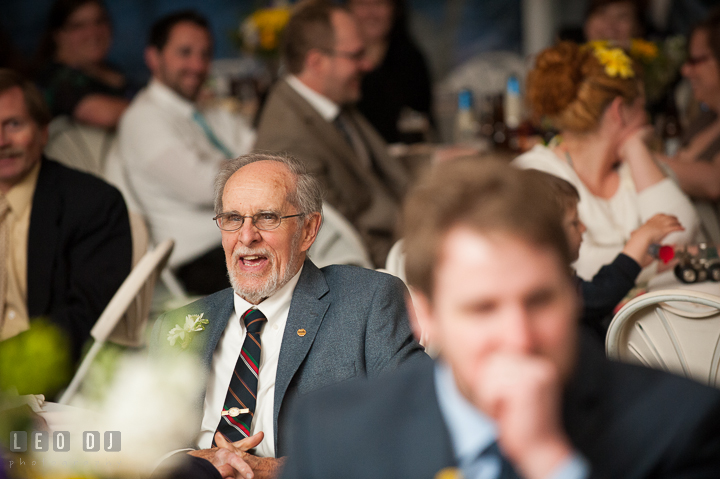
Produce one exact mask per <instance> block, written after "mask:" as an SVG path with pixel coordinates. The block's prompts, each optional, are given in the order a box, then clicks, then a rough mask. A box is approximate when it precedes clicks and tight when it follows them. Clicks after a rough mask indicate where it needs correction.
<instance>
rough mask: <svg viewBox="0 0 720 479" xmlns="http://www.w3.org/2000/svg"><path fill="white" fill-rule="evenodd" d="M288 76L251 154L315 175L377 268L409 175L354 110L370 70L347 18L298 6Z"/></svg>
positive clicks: (336, 11)
mask: <svg viewBox="0 0 720 479" xmlns="http://www.w3.org/2000/svg"><path fill="white" fill-rule="evenodd" d="M282 52H283V60H284V62H285V65H286V67H287V70H288V73H289V74H288V76H287V77H286V78H284V79H282V80H280V81H279V82H278V83H277V84H276V85H275V86H274V87H273V89H272V91H271V92H270V95H269V97H268V100H267V104H266V105H265V107H264V109H263V111H262V114H261V116H260V122H259V125H258V137H257V142H256V144H255V149H256V150H259V151H272V152H288V153H290V154H292V155H293V156H295V157H297V158H298V159H299V160H301V161H302V162H303V163H304V164H305V165H306V167H307V168H308V170H309V171H310V172H311V173H313V174H315V175H316V176H317V177H318V178H319V180H320V182H321V183H322V185H323V187H324V188H325V191H326V198H325V199H326V201H327V202H328V203H330V205H332V206H333V207H335V208H337V209H338V210H339V211H340V213H341V214H342V215H343V216H345V218H347V219H348V220H349V221H350V222H351V223H352V224H353V225H354V226H355V228H357V230H358V231H359V232H360V234H361V236H362V237H363V239H364V241H365V244H366V246H367V248H368V250H369V251H370V256H371V257H372V259H373V262H374V263H375V265H376V266H383V265H384V264H385V258H386V256H387V253H388V251H389V249H390V247H391V246H392V244H393V242H394V238H393V233H394V228H395V224H396V220H397V216H398V208H399V204H400V200H401V198H402V196H403V194H404V192H405V189H406V187H407V185H408V180H409V178H408V174H407V172H406V171H405V169H404V167H403V166H402V165H401V164H400V162H399V161H398V160H396V159H394V158H391V157H390V156H389V155H388V153H387V151H386V146H387V145H386V144H385V142H384V141H383V139H382V138H381V137H380V135H379V134H378V133H377V132H376V131H375V129H374V128H373V127H372V126H371V125H370V123H368V121H367V120H366V119H365V118H364V117H363V116H362V114H360V113H359V112H358V111H357V110H356V109H355V108H354V106H353V105H354V104H355V103H356V102H357V101H358V99H359V98H360V80H361V77H362V75H363V73H365V72H366V71H367V70H368V69H369V64H368V61H367V60H366V59H365V46H364V44H363V40H362V37H361V36H360V33H359V31H358V28H357V25H356V24H355V21H354V19H353V17H352V16H351V15H350V14H349V13H348V12H347V11H346V10H345V9H344V8H342V7H340V6H338V5H333V4H332V3H330V2H322V1H314V0H311V1H309V2H307V1H306V2H301V3H300V4H298V5H297V7H296V9H295V10H294V12H293V14H292V16H291V18H290V21H289V23H288V25H287V27H286V29H285V33H284V41H283V50H282Z"/></svg>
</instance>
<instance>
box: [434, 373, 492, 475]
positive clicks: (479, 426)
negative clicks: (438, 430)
mask: <svg viewBox="0 0 720 479" xmlns="http://www.w3.org/2000/svg"><path fill="white" fill-rule="evenodd" d="M435 394H437V398H438V404H439V405H440V411H441V412H442V415H443V419H445V424H447V427H448V430H449V431H450V439H451V440H452V444H453V450H454V451H455V457H456V458H457V460H458V464H459V465H460V467H463V466H465V465H467V464H469V463H471V462H473V461H475V460H476V459H477V458H478V456H479V455H480V454H481V453H482V452H483V451H484V450H485V449H487V448H488V446H490V445H491V444H492V443H493V442H495V440H496V439H497V429H496V426H495V423H494V421H493V420H492V419H490V418H489V417H488V416H486V415H485V414H483V413H482V412H480V411H479V410H477V409H476V408H475V406H473V404H472V403H470V402H469V401H468V400H467V399H465V397H464V396H463V395H462V394H461V393H460V391H459V390H458V388H457V385H456V384H455V379H454V377H453V372H452V370H451V369H450V367H449V366H448V365H447V364H445V363H444V362H443V361H437V362H436V363H435Z"/></svg>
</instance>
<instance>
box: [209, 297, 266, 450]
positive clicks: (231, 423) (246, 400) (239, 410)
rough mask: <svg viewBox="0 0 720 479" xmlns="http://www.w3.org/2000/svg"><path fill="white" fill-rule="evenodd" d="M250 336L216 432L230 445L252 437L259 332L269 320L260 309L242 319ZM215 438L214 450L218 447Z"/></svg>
mask: <svg viewBox="0 0 720 479" xmlns="http://www.w3.org/2000/svg"><path fill="white" fill-rule="evenodd" d="M242 321H243V322H244V323H245V329H246V331H247V334H246V335H245V341H243V345H242V349H241V350H240V356H239V357H238V360H237V363H235V371H234V372H233V376H232V379H231V380H230V386H229V387H228V392H227V395H226V396H225V403H224V406H223V412H222V414H223V415H222V416H220V423H219V424H218V427H217V430H218V431H219V432H221V433H223V435H225V437H227V438H228V439H229V440H230V441H231V442H235V441H239V440H241V439H244V438H246V437H249V436H250V426H251V425H252V419H253V416H254V415H255V404H256V401H257V386H258V374H259V373H260V351H261V347H260V330H261V329H262V327H263V325H264V324H265V323H266V322H267V318H265V315H264V314H262V312H261V311H260V310H259V309H254V308H251V309H248V310H247V311H245V314H243V316H242ZM215 445H216V444H215V439H214V438H213V446H215Z"/></svg>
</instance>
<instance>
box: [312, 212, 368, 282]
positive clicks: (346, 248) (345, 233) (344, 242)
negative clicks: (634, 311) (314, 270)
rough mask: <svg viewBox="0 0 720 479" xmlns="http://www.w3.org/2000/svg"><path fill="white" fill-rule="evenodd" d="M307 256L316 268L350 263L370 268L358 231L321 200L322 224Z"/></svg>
mask: <svg viewBox="0 0 720 479" xmlns="http://www.w3.org/2000/svg"><path fill="white" fill-rule="evenodd" d="M308 256H309V257H310V259H311V260H312V261H313V263H315V265H316V266H317V267H318V268H322V267H324V266H328V265H331V264H352V265H355V266H362V267H364V268H372V261H370V255H369V254H368V252H367V249H366V248H365V245H364V244H363V241H362V237H361V236H360V233H358V231H357V230H356V229H355V227H354V226H353V225H352V223H350V221H348V220H347V219H346V218H345V217H344V216H343V215H342V214H341V213H340V212H339V211H338V210H336V209H335V208H333V207H332V206H330V205H329V204H328V203H326V202H323V225H322V228H320V232H319V233H318V236H317V238H316V239H315V242H314V243H313V245H312V246H311V247H310V251H308Z"/></svg>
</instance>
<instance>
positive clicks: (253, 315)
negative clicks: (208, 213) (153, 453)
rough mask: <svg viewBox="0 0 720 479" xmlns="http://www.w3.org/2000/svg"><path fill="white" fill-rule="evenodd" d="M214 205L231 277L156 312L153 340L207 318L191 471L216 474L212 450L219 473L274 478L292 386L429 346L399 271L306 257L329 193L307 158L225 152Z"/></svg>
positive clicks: (316, 383) (374, 367) (161, 343)
mask: <svg viewBox="0 0 720 479" xmlns="http://www.w3.org/2000/svg"><path fill="white" fill-rule="evenodd" d="M215 212H216V216H215V221H216V223H217V225H218V227H219V228H220V230H221V232H222V245H223V249H224V251H225V259H226V262H227V268H228V274H229V276H230V281H231V283H232V285H233V287H232V289H226V290H223V291H220V292H218V293H216V294H213V295H211V296H209V297H207V298H205V299H202V300H200V301H198V302H195V303H192V304H190V305H189V306H187V307H185V308H182V309H181V310H177V311H173V312H171V313H168V314H166V315H165V316H162V317H161V318H160V319H158V322H157V324H156V326H155V330H154V332H153V340H152V349H153V351H154V352H155V353H156V354H160V353H162V352H172V351H173V350H176V351H180V349H181V347H180V346H179V345H178V344H175V345H171V344H170V341H169V338H170V337H171V336H172V333H171V332H172V330H173V328H175V327H176V326H180V327H182V325H183V324H184V323H185V321H186V317H187V315H189V314H190V315H193V314H194V315H200V314H202V315H203V318H206V319H207V320H208V324H207V326H206V328H205V330H203V331H202V332H200V333H198V334H197V335H196V336H195V338H194V339H193V343H191V345H190V346H189V347H188V349H187V351H192V352H194V353H196V354H198V355H199V357H201V358H203V362H204V363H203V364H204V366H205V367H206V368H207V370H208V372H209V374H208V375H207V379H206V384H207V388H206V390H205V392H204V399H203V404H204V406H203V415H202V420H201V424H199V425H198V427H199V431H200V434H199V436H198V439H197V442H196V444H194V445H193V446H194V447H197V448H198V450H191V451H189V453H190V455H191V456H194V457H193V458H192V459H187V458H186V460H189V461H191V462H190V464H191V466H194V467H196V468H197V469H198V470H197V471H195V473H196V476H202V475H203V473H202V470H203V468H206V469H207V468H209V469H210V471H211V472H212V473H213V474H214V473H215V471H213V470H212V468H210V467H209V466H210V464H209V463H208V462H206V461H202V460H201V459H206V460H207V461H210V463H212V465H214V466H215V467H216V469H217V471H218V472H219V473H220V474H222V475H223V476H225V475H232V474H234V473H235V472H237V473H240V474H242V476H243V477H252V476H248V474H254V476H255V477H274V476H275V475H277V472H278V470H279V467H280V466H281V465H282V461H283V460H282V459H275V458H281V457H282V456H284V455H285V454H286V449H285V448H286V440H285V436H286V435H287V432H286V422H287V420H288V410H289V407H290V404H291V403H292V402H293V401H294V399H295V398H296V397H297V396H299V395H303V394H306V393H308V392H309V391H313V390H316V389H320V388H322V387H325V386H328V385H330V384H333V383H337V382H340V381H344V380H347V379H350V378H353V377H375V376H378V375H379V374H380V373H382V372H383V371H386V370H390V369H394V368H395V367H396V366H397V365H398V364H399V363H401V362H403V361H405V360H407V359H409V358H411V357H418V358H422V357H425V355H424V353H423V352H422V350H421V348H420V346H419V345H418V344H417V343H416V342H415V341H414V340H413V339H412V333H411V331H410V326H409V324H408V319H407V311H406V309H405V305H404V295H405V294H406V289H405V287H404V285H403V284H402V282H401V281H400V280H398V279H397V278H394V277H392V276H389V275H385V274H381V273H378V272H375V271H372V270H367V269H363V268H358V267H352V266H337V265H336V266H328V267H325V268H323V269H318V268H317V267H316V266H315V265H314V264H313V263H312V262H311V261H310V260H308V259H307V258H306V255H307V251H308V249H309V248H310V246H311V245H312V244H313V242H314V241H315V239H316V237H317V234H318V231H319V229H320V223H321V214H322V197H321V187H320V184H319V182H318V181H317V180H316V179H315V178H314V177H312V176H310V175H309V174H308V173H306V171H305V169H304V167H303V165H302V163H300V162H299V161H297V160H294V159H292V158H289V157H281V156H272V155H261V154H255V155H246V156H242V157H240V158H237V159H235V160H232V161H230V162H229V163H228V164H227V165H226V166H225V167H224V168H223V169H222V170H221V172H220V174H219V175H218V178H217V180H216V188H215ZM168 350H169V351H168ZM203 380H204V379H203ZM251 449H252V450H253V451H252V452H253V453H252V454H250V453H249V452H248V451H250V450H251ZM198 458H200V459H198ZM233 471H235V472H233Z"/></svg>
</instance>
